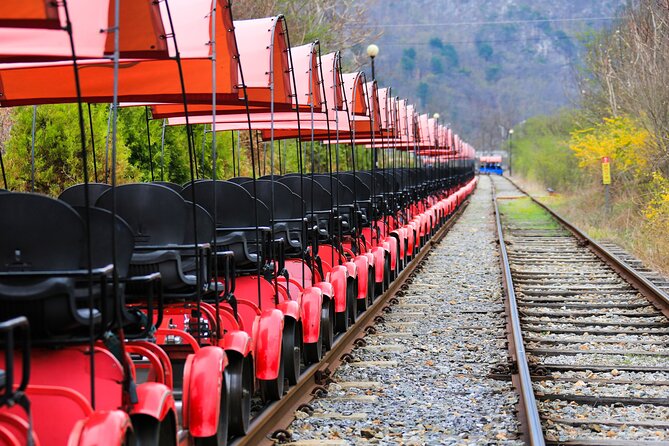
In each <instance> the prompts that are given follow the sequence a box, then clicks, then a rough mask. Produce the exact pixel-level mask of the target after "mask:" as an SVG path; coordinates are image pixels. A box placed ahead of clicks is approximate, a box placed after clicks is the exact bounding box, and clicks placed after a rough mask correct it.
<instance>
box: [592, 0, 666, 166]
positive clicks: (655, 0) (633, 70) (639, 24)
mask: <svg viewBox="0 0 669 446" xmlns="http://www.w3.org/2000/svg"><path fill="white" fill-rule="evenodd" d="M586 67H587V73H588V74H587V75H586V76H584V77H583V78H582V82H581V85H582V88H581V89H582V92H583V93H584V94H583V105H584V106H585V108H586V109H587V110H588V111H589V112H590V113H591V115H592V116H602V115H607V114H608V115H613V116H616V115H618V114H621V113H622V114H627V115H630V116H634V117H635V118H637V119H639V120H640V122H641V123H642V125H644V126H645V128H646V129H647V130H648V131H649V132H650V134H651V135H652V141H651V142H650V143H651V149H652V150H653V151H654V155H653V156H652V157H651V162H653V163H654V166H653V167H654V168H655V169H659V170H661V171H662V172H664V173H665V175H666V174H669V88H668V86H669V0H639V1H638V2H637V4H636V5H634V6H632V7H630V8H629V9H628V10H627V11H626V13H625V14H624V16H623V18H622V20H621V21H620V23H619V25H618V26H617V27H616V28H615V29H613V30H612V31H610V32H608V33H606V34H604V35H602V36H599V37H598V38H597V39H595V40H594V41H593V42H592V43H591V44H590V47H589V51H588V54H587V57H586Z"/></svg>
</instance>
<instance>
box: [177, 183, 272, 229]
mask: <svg viewBox="0 0 669 446" xmlns="http://www.w3.org/2000/svg"><path fill="white" fill-rule="evenodd" d="M214 191H215V192H214ZM214 194H215V195H214ZM181 195H182V196H183V197H184V198H185V199H186V200H192V201H195V203H197V204H199V205H200V206H202V207H203V208H204V209H205V210H206V211H207V212H209V214H211V215H212V216H214V220H215V222H216V227H218V228H238V227H252V226H255V218H254V215H255V214H254V212H255V206H254V200H253V197H252V196H251V194H250V193H248V192H247V190H246V189H244V188H243V187H242V186H240V185H239V184H235V183H231V182H230V181H215V182H214V181H213V180H205V181H198V182H196V183H194V184H193V185H188V186H186V187H185V188H184V190H183V192H182V193H181ZM214 199H215V201H216V206H215V207H216V212H214ZM257 209H258V225H259V226H269V223H270V220H269V209H268V208H267V206H265V205H264V204H263V203H262V202H261V201H260V200H258V206H257ZM214 214H215V215H214Z"/></svg>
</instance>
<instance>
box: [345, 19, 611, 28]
mask: <svg viewBox="0 0 669 446" xmlns="http://www.w3.org/2000/svg"><path fill="white" fill-rule="evenodd" d="M618 19H620V17H618V16H605V17H571V18H569V17H566V18H556V19H518V20H490V21H480V22H437V23H368V22H351V23H348V24H346V26H349V27H356V26H358V27H361V26H365V27H374V28H420V27H432V26H471V25H517V24H522V23H557V22H597V21H612V20H618Z"/></svg>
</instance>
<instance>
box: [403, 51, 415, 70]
mask: <svg viewBox="0 0 669 446" xmlns="http://www.w3.org/2000/svg"><path fill="white" fill-rule="evenodd" d="M415 68H416V50H415V49H413V48H406V49H405V50H404V51H402V69H403V70H404V71H413V70H414V69H415Z"/></svg>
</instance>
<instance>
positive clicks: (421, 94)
mask: <svg viewBox="0 0 669 446" xmlns="http://www.w3.org/2000/svg"><path fill="white" fill-rule="evenodd" d="M416 93H417V94H418V99H420V103H421V105H422V106H423V107H426V106H427V96H428V94H429V93H430V86H429V85H428V84H427V82H421V83H420V84H418V89H417V90H416Z"/></svg>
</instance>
